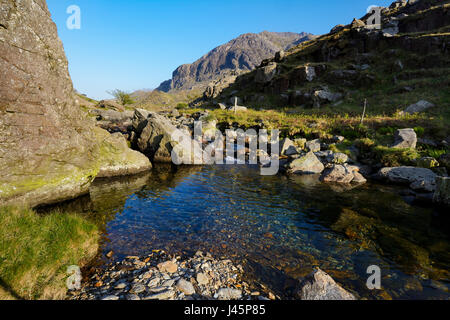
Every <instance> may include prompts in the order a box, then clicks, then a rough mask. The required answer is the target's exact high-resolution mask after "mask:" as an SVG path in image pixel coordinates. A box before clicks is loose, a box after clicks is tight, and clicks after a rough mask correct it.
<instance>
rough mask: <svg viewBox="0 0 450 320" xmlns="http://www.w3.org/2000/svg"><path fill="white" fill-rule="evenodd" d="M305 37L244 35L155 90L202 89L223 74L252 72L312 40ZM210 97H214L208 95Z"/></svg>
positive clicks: (304, 34) (179, 70)
mask: <svg viewBox="0 0 450 320" xmlns="http://www.w3.org/2000/svg"><path fill="white" fill-rule="evenodd" d="M312 37H313V36H312V35H311V34H307V33H289V32H285V33H277V32H267V31H264V32H261V33H258V34H255V33H247V34H243V35H241V36H239V37H238V38H236V39H233V40H231V41H229V42H228V43H226V44H224V45H221V46H219V47H217V48H215V49H214V50H212V51H210V52H209V53H207V54H206V55H204V56H203V57H202V58H200V59H199V60H197V61H196V62H194V63H193V64H186V65H182V66H180V67H178V68H177V69H176V70H175V71H174V72H173V74H172V79H171V80H168V81H165V82H163V83H162V84H161V85H160V86H159V88H158V89H157V90H160V91H164V92H168V91H170V90H174V89H175V90H189V89H192V88H195V87H206V85H207V84H208V83H209V82H211V81H213V80H217V79H220V78H221V77H223V75H224V74H229V73H230V72H235V73H237V74H240V73H242V72H247V71H250V70H253V69H254V68H255V67H256V66H258V65H260V64H261V62H262V61H263V60H264V59H267V58H272V57H274V56H275V54H276V53H277V52H279V51H281V50H287V49H289V48H291V47H292V46H295V45H297V44H299V43H301V42H303V41H306V40H310V39H312ZM210 95H211V96H213V95H214V94H210Z"/></svg>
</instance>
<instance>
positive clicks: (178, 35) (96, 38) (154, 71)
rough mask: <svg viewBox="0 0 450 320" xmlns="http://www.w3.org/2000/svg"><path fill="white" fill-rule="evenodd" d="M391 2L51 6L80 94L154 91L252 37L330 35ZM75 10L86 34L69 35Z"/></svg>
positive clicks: (131, 1) (145, 0) (194, 0)
mask: <svg viewBox="0 0 450 320" xmlns="http://www.w3.org/2000/svg"><path fill="white" fill-rule="evenodd" d="M391 2H392V1H391V0H388V1H386V0H278V1H273V0H258V1H256V0H241V1H238V0H224V1H214V0H210V1H206V0H190V1H188V0H127V1H125V0H123V1H121V0H120V1H119V0H70V1H66V0H47V3H48V7H49V9H50V12H51V13H52V17H53V20H54V21H55V23H56V25H57V26H58V33H59V36H60V37H61V39H62V41H63V44H64V48H65V51H66V55H67V58H68V60H69V70H70V74H71V76H72V80H73V82H74V86H75V88H76V89H77V90H79V91H80V92H82V93H85V94H87V95H88V96H90V97H92V98H96V99H104V98H110V96H109V95H108V94H107V93H106V91H109V90H113V89H116V88H118V89H122V90H127V91H134V90H138V89H143V88H155V87H157V86H158V85H159V84H160V83H161V82H162V81H164V80H167V79H169V78H171V75H172V72H173V70H175V68H177V67H178V66H179V65H181V64H185V63H192V62H194V61H195V60H197V59H198V58H200V57H201V56H203V55H204V54H205V53H207V52H208V51H210V50H211V49H213V48H215V47H217V46H219V45H221V44H223V43H226V42H228V41H229V40H231V39H233V38H235V37H237V36H239V35H240V34H243V33H247V32H261V31H264V30H267V31H277V32H284V31H290V32H302V31H304V32H310V33H314V34H323V33H327V32H328V31H329V30H330V29H331V28H332V27H333V26H335V25H336V24H346V23H349V22H351V20H352V19H353V18H355V17H357V18H360V17H361V16H363V15H364V14H365V11H366V9H367V7H369V6H370V5H379V6H387V5H389V4H390V3H391ZM70 5H77V6H79V7H80V9H81V29H80V30H69V29H68V28H67V27H66V20H67V18H68V17H69V14H67V13H66V10H67V8H68V7H69V6H70Z"/></svg>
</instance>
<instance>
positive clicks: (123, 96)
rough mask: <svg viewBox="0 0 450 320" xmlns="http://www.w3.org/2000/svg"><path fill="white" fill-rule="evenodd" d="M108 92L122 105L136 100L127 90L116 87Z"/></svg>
mask: <svg viewBox="0 0 450 320" xmlns="http://www.w3.org/2000/svg"><path fill="white" fill-rule="evenodd" d="M108 94H110V95H112V96H113V97H114V98H116V100H117V101H118V102H119V103H121V104H122V105H124V106H125V105H127V104H133V103H134V101H133V99H132V98H131V95H130V94H129V93H127V92H125V91H122V90H119V89H116V90H113V91H110V92H108Z"/></svg>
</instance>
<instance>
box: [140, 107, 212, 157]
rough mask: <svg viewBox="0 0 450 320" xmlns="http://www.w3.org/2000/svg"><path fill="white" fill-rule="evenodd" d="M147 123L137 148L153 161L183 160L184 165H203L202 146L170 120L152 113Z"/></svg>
mask: <svg viewBox="0 0 450 320" xmlns="http://www.w3.org/2000/svg"><path fill="white" fill-rule="evenodd" d="M146 121H147V125H146V127H145V128H144V129H143V130H142V133H141V134H140V136H139V138H138V139H137V147H138V148H139V150H140V151H141V152H142V153H144V154H145V155H146V156H148V157H149V158H150V159H151V160H152V161H154V162H165V163H172V162H173V160H175V161H178V160H180V159H183V162H184V164H203V159H204V157H203V151H202V146H201V144H200V143H199V142H198V141H196V140H193V139H192V138H191V137H190V136H189V135H187V133H186V132H184V131H182V130H179V129H177V128H176V127H175V126H174V125H173V124H172V123H171V121H170V120H169V119H167V118H165V117H163V116H161V115H158V114H156V113H150V114H149V116H148V118H147V120H146ZM172 151H174V156H176V158H175V159H174V158H173V156H172ZM175 164H180V163H175Z"/></svg>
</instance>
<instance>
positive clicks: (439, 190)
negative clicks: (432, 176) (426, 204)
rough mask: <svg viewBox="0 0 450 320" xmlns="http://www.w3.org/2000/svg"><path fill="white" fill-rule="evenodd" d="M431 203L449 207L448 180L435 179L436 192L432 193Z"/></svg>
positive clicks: (449, 183) (444, 178)
mask: <svg viewBox="0 0 450 320" xmlns="http://www.w3.org/2000/svg"><path fill="white" fill-rule="evenodd" d="M433 202H434V203H437V204H441V205H445V206H448V207H450V178H448V177H437V178H436V192H435V193H434V197H433Z"/></svg>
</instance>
